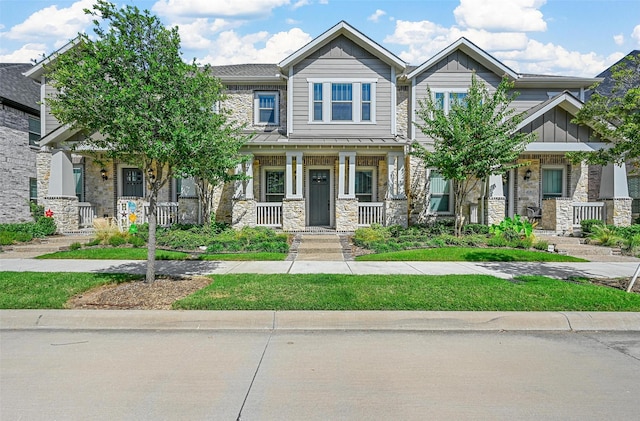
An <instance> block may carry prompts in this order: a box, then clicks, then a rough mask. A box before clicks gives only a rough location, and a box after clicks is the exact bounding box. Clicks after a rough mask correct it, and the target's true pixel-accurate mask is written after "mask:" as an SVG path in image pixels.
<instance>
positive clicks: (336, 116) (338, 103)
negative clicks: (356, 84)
mask: <svg viewBox="0 0 640 421" xmlns="http://www.w3.org/2000/svg"><path fill="white" fill-rule="evenodd" d="M352 119H353V85H352V84H351V83H333V84H331V120H337V121H351V120H352Z"/></svg>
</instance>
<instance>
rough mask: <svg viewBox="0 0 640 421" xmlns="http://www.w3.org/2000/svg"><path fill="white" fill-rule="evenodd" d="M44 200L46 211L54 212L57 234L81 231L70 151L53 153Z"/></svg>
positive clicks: (60, 150)
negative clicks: (47, 188)
mask: <svg viewBox="0 0 640 421" xmlns="http://www.w3.org/2000/svg"><path fill="white" fill-rule="evenodd" d="M44 199H45V203H44V205H45V207H46V210H50V211H51V212H53V219H54V220H55V222H56V228H57V232H69V231H75V230H78V229H79V225H80V215H79V214H78V198H77V197H76V185H75V179H74V177H73V163H72V161H71V152H70V151H67V150H62V149H59V150H55V151H52V154H51V173H50V177H49V191H48V194H47V196H45V198H44Z"/></svg>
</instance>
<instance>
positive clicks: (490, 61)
mask: <svg viewBox="0 0 640 421" xmlns="http://www.w3.org/2000/svg"><path fill="white" fill-rule="evenodd" d="M456 50H460V51H462V52H464V53H465V54H467V55H469V56H470V57H472V58H473V59H475V60H476V61H477V62H478V63H480V64H482V65H483V66H485V67H486V68H487V69H489V70H491V71H492V72H494V73H496V74H498V75H500V76H502V75H507V76H508V77H509V78H511V79H513V80H516V79H518V74H517V73H516V72H514V71H513V70H512V69H511V68H509V67H508V66H506V65H504V64H503V63H502V62H500V61H499V60H497V59H496V58H495V57H493V56H492V55H491V54H489V53H487V52H486V51H484V50H483V49H482V48H480V47H478V46H477V45H475V44H474V43H473V42H471V41H469V40H468V39H466V38H465V37H462V38H459V39H458V40H457V41H456V42H454V43H453V44H451V45H449V46H448V47H446V48H445V49H444V50H441V51H440V52H439V53H437V54H436V55H434V56H433V57H431V58H430V59H428V60H427V61H425V62H424V63H422V64H421V65H419V66H418V67H417V68H415V69H414V70H413V71H411V73H409V74H408V75H407V79H412V78H414V77H416V76H418V75H419V74H421V73H423V72H424V71H426V70H428V69H430V68H431V67H432V66H434V65H436V64H437V63H439V62H440V60H442V59H443V58H445V57H447V56H448V55H449V54H451V53H453V52H454V51H456Z"/></svg>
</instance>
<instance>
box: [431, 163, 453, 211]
mask: <svg viewBox="0 0 640 421" xmlns="http://www.w3.org/2000/svg"><path fill="white" fill-rule="evenodd" d="M429 189H430V193H431V198H430V199H429V211H430V212H433V213H436V212H444V213H449V212H451V181H449V180H447V179H445V178H444V177H443V176H442V174H440V173H439V172H438V171H436V170H431V175H430V177H429Z"/></svg>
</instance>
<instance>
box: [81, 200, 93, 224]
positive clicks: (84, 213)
mask: <svg viewBox="0 0 640 421" xmlns="http://www.w3.org/2000/svg"><path fill="white" fill-rule="evenodd" d="M78 217H79V218H78V226H79V228H91V227H93V220H94V218H95V217H96V206H95V205H92V204H91V203H89V202H79V203H78Z"/></svg>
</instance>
